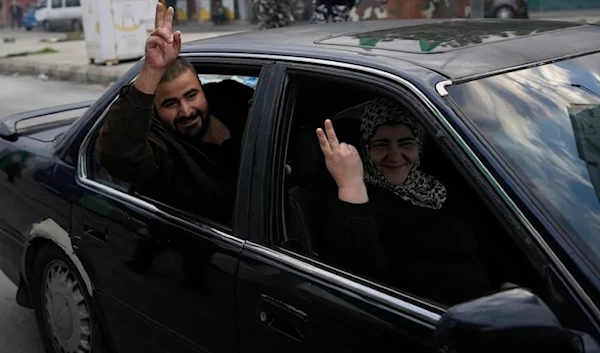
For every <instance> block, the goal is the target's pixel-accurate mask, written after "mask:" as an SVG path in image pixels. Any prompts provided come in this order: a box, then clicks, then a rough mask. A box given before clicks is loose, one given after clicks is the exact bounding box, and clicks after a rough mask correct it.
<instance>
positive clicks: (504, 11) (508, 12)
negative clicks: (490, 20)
mask: <svg viewBox="0 0 600 353" xmlns="http://www.w3.org/2000/svg"><path fill="white" fill-rule="evenodd" d="M494 17H495V18H501V19H511V18H516V17H517V14H516V13H515V10H513V8H512V7H510V6H501V7H499V8H497V9H496V11H495V12H494Z"/></svg>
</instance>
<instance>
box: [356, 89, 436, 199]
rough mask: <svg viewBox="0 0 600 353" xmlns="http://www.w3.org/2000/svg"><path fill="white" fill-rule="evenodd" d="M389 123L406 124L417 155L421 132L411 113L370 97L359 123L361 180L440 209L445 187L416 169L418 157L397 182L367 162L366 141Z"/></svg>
mask: <svg viewBox="0 0 600 353" xmlns="http://www.w3.org/2000/svg"><path fill="white" fill-rule="evenodd" d="M389 122H398V123H402V124H405V125H407V126H408V127H410V129H411V130H412V132H413V134H414V136H415V140H416V143H417V145H418V146H419V156H420V155H421V151H422V147H423V136H424V133H425V132H424V130H423V127H422V126H421V125H420V124H418V123H417V122H416V121H415V120H414V118H413V116H412V113H411V112H410V111H409V110H408V109H407V108H406V107H404V106H402V105H400V104H398V103H396V102H394V101H392V100H389V99H384V98H376V99H373V100H372V101H370V102H369V103H368V104H367V105H366V107H365V110H364V112H363V114H362V122H361V124H360V135H361V148H360V155H361V158H362V160H363V164H364V167H365V176H364V178H365V182H366V183H368V184H371V185H375V186H379V187H382V188H384V189H386V190H388V191H391V192H393V193H394V194H396V195H398V196H400V197H401V198H402V199H403V200H405V201H409V202H411V203H412V204H413V205H415V206H420V207H426V208H433V209H440V208H442V206H443V205H444V202H445V201H446V197H447V192H446V187H445V186H444V185H443V184H442V183H440V182H439V181H437V180H436V179H435V178H434V177H433V176H431V175H428V174H425V173H423V172H422V171H421V170H419V164H420V158H419V159H417V161H416V162H415V163H414V164H413V166H412V169H411V170H410V172H409V174H408V177H407V178H406V181H404V183H402V184H401V185H392V184H390V182H388V181H387V180H386V179H385V177H384V176H383V174H381V172H380V171H379V170H377V168H376V167H375V165H374V164H373V162H372V161H371V157H370V152H369V141H370V140H371V138H372V137H373V135H374V134H375V131H376V130H377V128H378V127H379V126H381V125H383V124H386V123H389Z"/></svg>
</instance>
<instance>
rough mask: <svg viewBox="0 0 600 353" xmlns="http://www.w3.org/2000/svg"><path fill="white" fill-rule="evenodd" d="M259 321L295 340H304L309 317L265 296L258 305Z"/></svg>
mask: <svg viewBox="0 0 600 353" xmlns="http://www.w3.org/2000/svg"><path fill="white" fill-rule="evenodd" d="M258 319H259V320H260V322H261V323H262V324H263V325H266V326H267V327H269V328H270V329H272V330H274V331H277V332H279V333H281V334H283V335H285V336H287V337H289V338H291V339H293V340H296V341H298V342H302V341H303V340H304V336H305V334H306V327H307V326H308V316H307V315H306V313H304V312H302V311H300V310H298V309H296V308H294V307H292V306H290V305H288V304H286V303H283V302H281V301H279V300H276V299H274V298H270V297H268V296H265V295H263V296H262V298H261V300H260V303H259V305H258Z"/></svg>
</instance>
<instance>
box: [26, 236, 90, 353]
mask: <svg viewBox="0 0 600 353" xmlns="http://www.w3.org/2000/svg"><path fill="white" fill-rule="evenodd" d="M31 295H32V299H33V304H34V308H35V316H36V320H37V326H38V329H39V331H40V335H41V336H42V342H43V344H44V347H45V349H46V352H48V353H92V352H93V351H94V350H93V347H94V344H95V340H96V333H97V332H99V330H98V329H97V326H96V325H97V323H96V321H95V315H94V312H93V308H94V306H93V304H92V299H91V297H90V296H89V295H88V293H87V290H86V288H85V283H84V282H83V280H82V278H81V276H80V275H79V273H78V272H77V270H76V268H75V266H74V265H73V263H72V262H71V260H69V258H68V257H67V256H66V255H65V254H64V253H63V251H62V250H60V249H58V248H56V247H53V246H46V247H44V248H42V249H40V251H39V253H38V256H37V258H36V262H35V267H34V273H33V276H32V287H31Z"/></svg>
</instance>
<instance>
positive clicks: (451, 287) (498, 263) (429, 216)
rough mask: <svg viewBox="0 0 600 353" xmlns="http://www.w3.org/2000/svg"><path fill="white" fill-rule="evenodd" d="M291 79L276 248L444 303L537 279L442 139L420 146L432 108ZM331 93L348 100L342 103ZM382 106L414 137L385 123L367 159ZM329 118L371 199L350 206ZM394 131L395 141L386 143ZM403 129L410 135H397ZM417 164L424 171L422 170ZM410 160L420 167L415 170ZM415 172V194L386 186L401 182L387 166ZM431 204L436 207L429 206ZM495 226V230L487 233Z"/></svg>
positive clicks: (345, 84) (330, 82)
mask: <svg viewBox="0 0 600 353" xmlns="http://www.w3.org/2000/svg"><path fill="white" fill-rule="evenodd" d="M289 82H290V84H289V89H288V92H287V104H285V108H281V111H284V112H286V113H284V116H285V117H287V119H290V118H291V122H288V125H287V126H289V127H286V129H289V133H284V132H282V134H287V136H288V137H287V144H286V147H285V151H286V152H285V157H278V158H279V163H281V165H277V166H274V168H273V169H274V170H279V171H281V172H280V173H281V175H283V177H282V178H281V179H283V181H275V182H273V184H274V187H277V188H279V190H280V194H279V195H281V196H280V199H279V200H277V201H275V202H277V204H278V205H281V209H282V211H281V212H280V214H281V216H276V215H274V216H273V222H276V223H278V222H277V219H278V217H281V219H282V220H283V222H281V223H282V224H285V229H282V230H280V231H279V232H277V233H276V234H275V235H274V236H272V237H271V239H273V240H272V242H273V243H272V246H275V247H277V248H279V249H281V250H285V251H291V252H293V253H297V254H300V255H302V256H305V257H308V258H311V259H312V260H314V261H317V262H321V263H326V264H328V265H330V266H333V267H334V268H336V269H339V270H341V271H344V272H345V273H350V274H353V275H355V276H359V277H361V278H365V279H367V280H369V281H371V282H375V283H379V284H381V285H384V286H386V287H387V288H391V289H392V290H395V291H400V292H403V293H406V294H409V295H411V296H413V297H418V298H420V299H421V300H427V301H429V302H431V303H433V304H434V305H440V306H445V305H453V304H456V303H458V302H461V301H462V300H466V299H467V298H472V297H477V296H479V295H485V294H486V293H488V292H489V291H491V290H494V289H499V288H500V287H501V286H502V285H503V284H504V283H506V282H511V283H519V284H520V285H524V286H528V285H529V284H530V283H534V282H535V280H536V275H535V273H533V272H532V267H531V264H529V263H528V261H527V259H526V257H525V256H524V254H523V253H522V252H521V251H520V250H519V249H518V248H516V246H515V243H514V241H512V239H511V238H510V236H509V235H508V232H507V231H505V230H504V229H503V228H502V226H501V225H500V224H499V221H498V219H497V218H495V216H494V214H493V213H492V212H491V211H490V210H489V208H488V207H487V206H486V205H485V203H483V202H482V200H481V198H480V197H479V196H477V195H476V193H475V192H474V191H473V189H472V188H471V187H470V186H469V184H468V183H467V182H466V181H465V180H464V177H462V176H461V173H459V172H458V170H457V169H456V168H455V167H454V166H453V165H452V164H451V163H450V162H449V160H448V158H447V157H446V156H445V155H444V153H443V152H442V151H441V149H440V148H439V147H438V146H437V145H436V144H435V143H434V142H433V139H431V138H429V136H428V134H427V133H426V132H425V133H422V134H419V135H418V141H419V142H418V143H417V142H416V141H417V139H416V137H415V136H416V135H414V134H415V132H414V131H417V130H415V129H418V127H419V126H420V127H421V128H423V126H422V125H421V121H422V119H423V117H422V116H421V115H420V114H419V113H418V112H419V111H422V109H424V108H417V107H414V106H412V105H410V104H409V103H407V102H406V101H402V100H399V99H398V98H397V97H394V96H391V95H390V93H389V91H386V90H383V89H381V88H377V87H374V86H370V85H367V84H365V83H362V82H360V81H353V79H341V78H337V77H328V76H323V78H321V79H316V78H315V77H314V76H312V75H307V76H303V75H302V74H298V75H293V74H291V75H290V81H289ZM330 92H335V95H336V96H337V97H344V99H332V96H331V94H330ZM375 99H377V100H375ZM382 100H383V101H386V102H388V103H389V104H391V106H392V108H391V109H393V110H390V111H391V112H392V113H390V114H389V115H385V116H384V115H382V117H383V118H385V119H388V118H389V117H393V118H398V117H401V118H403V117H405V116H410V117H411V119H412V124H413V127H410V130H411V131H412V135H411V132H406V131H407V130H406V129H407V128H409V126H408V125H406V123H402V124H392V126H393V129H392V130H386V126H387V125H381V126H384V127H383V128H382V129H381V131H384V132H383V134H384V135H382V136H381V137H379V138H377V139H375V140H372V139H371V138H369V141H372V142H369V143H372V146H371V147H369V151H370V152H369V153H371V157H369V159H366V158H367V157H365V154H364V153H363V152H364V151H365V150H364V146H365V145H364V141H365V137H364V136H362V133H363V130H364V129H368V128H369V126H370V125H369V124H363V119H364V117H365V116H367V115H365V114H367V113H368V116H369V117H373V114H382V113H381V112H384V111H385V110H384V109H383V108H380V107H379V105H375V106H373V105H372V104H374V103H373V102H379V101H382ZM376 104H380V103H376ZM386 104H387V103H386ZM314 107H319V109H314ZM368 107H369V108H368ZM367 108H368V109H369V110H368V111H367ZM386 109H387V108H386ZM386 114H387V113H386ZM325 119H331V120H332V123H333V127H334V129H335V133H336V135H337V139H338V141H339V142H340V143H345V144H347V145H351V146H353V147H354V150H355V152H354V154H355V158H356V159H358V161H359V163H360V165H363V167H364V173H365V174H364V175H363V174H362V173H360V172H359V174H360V177H359V178H360V179H363V177H364V181H365V184H366V185H365V187H366V189H367V191H366V192H367V200H366V201H361V202H357V203H353V202H349V201H341V196H340V189H339V187H338V185H337V182H336V181H335V179H334V178H333V177H332V175H331V173H330V172H329V171H328V168H327V165H326V162H325V158H324V156H323V152H322V151H321V147H320V145H319V141H318V139H317V135H316V130H317V128H322V127H323V122H324V121H325ZM369 119H370V118H369ZM283 120H284V121H285V119H283ZM373 124H375V123H373ZM377 124H379V123H377ZM363 125H364V129H363V128H362V127H361V126H363ZM398 125H400V126H398ZM377 126H379V125H377ZM423 129H424V128H423ZM376 131H379V130H378V128H375V127H373V132H372V133H373V135H370V136H372V138H375V133H376ZM385 131H387V132H385ZM390 131H391V132H392V134H393V137H386V135H385V134H387V133H389V132H390ZM398 131H400V133H401V134H403V135H402V136H400V137H398V136H396V134H397V133H398ZM373 141H375V142H373ZM386 141H387V142H386ZM390 141H391V142H390ZM390 146H394V147H393V148H391V147H390ZM395 146H398V148H399V149H401V150H402V151H406V150H410V156H411V157H410V158H412V159H411V160H412V161H413V162H410V160H409V159H402V158H408V157H402V158H400V157H398V155H396V154H395V152H393V151H397V149H396V147H395ZM419 149H420V150H421V151H420V152H419ZM389 151H392V152H389ZM404 153H405V152H402V154H404ZM407 153H408V152H407ZM375 154H378V155H379V156H380V157H381V158H379V159H377V158H378V157H375ZM356 159H355V160H356ZM417 160H418V161H419V163H420V164H418V165H417V166H416V167H415V161H417ZM402 161H404V162H402ZM409 163H410V165H411V167H406V168H405V167H404V166H405V165H409ZM369 165H372V168H371V169H368V168H369ZM400 165H402V167H400ZM403 168H404V169H403ZM408 168H410V172H408V171H407V172H406V174H405V175H407V178H408V175H419V176H418V177H417V178H419V179H410V180H411V181H409V182H406V189H402V190H409V189H410V190H411V192H412V194H407V193H404V191H402V192H401V191H395V190H400V189H398V188H396V189H394V188H393V187H389V188H388V186H386V184H385V183H382V181H383V179H386V180H394V179H393V178H394V177H395V176H397V175H390V174H389V173H388V172H387V171H386V169H389V170H392V171H393V172H394V173H396V171H398V173H396V174H401V173H402V170H405V169H408ZM346 172H347V170H346V171H345V172H344V173H342V174H345V173H346ZM365 175H369V177H365ZM379 175H381V178H379V177H378V176H379ZM387 178H389V179H387ZM420 178H422V179H420ZM407 180H408V179H407ZM417 180H421V181H419V182H418V185H419V187H411V186H410V185H412V183H417ZM423 180H427V182H424V181H423ZM415 185H416V184H415ZM439 185H441V187H440V186H439ZM421 187H422V188H421ZM356 190H358V189H356ZM420 190H428V191H427V194H426V193H425V191H423V192H422V193H421V191H420ZM439 190H444V191H439ZM360 192H362V191H360V190H358V191H357V193H360ZM436 195H443V196H440V197H439V198H438V197H437V196H436ZM448 195H450V196H451V197H450V196H448ZM456 195H460V197H458V196H456ZM446 196H448V197H446ZM426 199H430V200H432V204H425V201H424V200H426ZM421 201H422V202H421ZM434 201H435V202H437V201H439V202H440V204H439V205H440V206H436V204H434V203H433V202H434ZM442 206H443V207H442ZM436 207H441V208H442V210H441V211H438V208H436ZM491 224H494V226H492V227H493V228H494V230H493V231H490V230H489V229H487V228H488V227H489V226H490V225H491ZM281 228H284V227H281ZM441 234H443V236H440V235H441ZM469 244H477V246H474V247H472V246H471V245H469ZM469 258H472V259H474V260H473V261H471V260H467V259H469ZM479 259H481V261H479ZM511 264H518V265H516V266H512V265H511ZM409 268H410V269H411V270H410V271H407V269H409ZM442 269H443V270H442ZM452 271H454V272H452ZM519 272H522V276H521V274H520V273H519ZM457 273H461V275H460V276H456V274H457ZM446 275H447V276H446ZM459 282H460V283H459ZM459 287H460V288H461V289H459V290H456V288H459Z"/></svg>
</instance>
